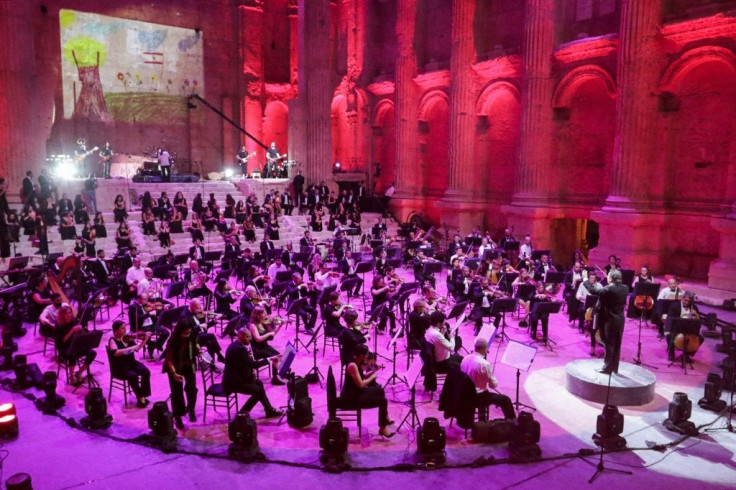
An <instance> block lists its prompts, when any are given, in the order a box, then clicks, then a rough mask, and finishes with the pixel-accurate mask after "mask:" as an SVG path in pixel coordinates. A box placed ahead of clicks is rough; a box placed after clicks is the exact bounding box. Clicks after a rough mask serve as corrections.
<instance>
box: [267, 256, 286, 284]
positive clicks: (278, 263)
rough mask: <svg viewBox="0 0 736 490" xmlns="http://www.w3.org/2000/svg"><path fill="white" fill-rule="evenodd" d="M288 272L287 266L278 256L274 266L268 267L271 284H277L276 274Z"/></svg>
mask: <svg viewBox="0 0 736 490" xmlns="http://www.w3.org/2000/svg"><path fill="white" fill-rule="evenodd" d="M285 270H288V269H287V268H286V266H285V265H284V264H283V263H282V262H281V257H280V256H276V257H275V260H274V261H273V264H271V265H269V266H268V277H270V278H271V284H275V283H276V274H278V273H279V272H282V271H285Z"/></svg>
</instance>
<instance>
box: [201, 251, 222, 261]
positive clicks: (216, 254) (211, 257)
mask: <svg viewBox="0 0 736 490" xmlns="http://www.w3.org/2000/svg"><path fill="white" fill-rule="evenodd" d="M220 257H222V250H213V251H211V252H205V253H204V258H203V260H204V261H205V262H217V261H218V260H220Z"/></svg>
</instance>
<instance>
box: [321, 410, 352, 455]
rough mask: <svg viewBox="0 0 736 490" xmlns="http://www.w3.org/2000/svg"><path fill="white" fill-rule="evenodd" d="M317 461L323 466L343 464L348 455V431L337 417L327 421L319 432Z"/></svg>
mask: <svg viewBox="0 0 736 490" xmlns="http://www.w3.org/2000/svg"><path fill="white" fill-rule="evenodd" d="M319 447H320V449H322V451H320V453H319V460H320V462H321V463H322V464H323V465H342V464H345V457H346V456H347V453H348V430H347V429H346V428H345V427H343V426H342V420H340V418H339V417H332V418H329V419H327V423H326V424H325V425H323V426H322V427H321V428H320V430H319Z"/></svg>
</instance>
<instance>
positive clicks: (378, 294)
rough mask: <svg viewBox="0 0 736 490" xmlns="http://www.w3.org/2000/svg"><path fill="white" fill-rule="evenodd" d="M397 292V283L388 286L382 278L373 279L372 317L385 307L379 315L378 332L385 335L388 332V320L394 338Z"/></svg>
mask: <svg viewBox="0 0 736 490" xmlns="http://www.w3.org/2000/svg"><path fill="white" fill-rule="evenodd" d="M391 270H393V269H391ZM396 291H397V288H396V285H395V283H393V282H392V283H391V284H386V280H385V279H384V278H383V277H381V276H375V277H374V278H373V287H372V288H371V296H373V302H372V303H371V309H370V311H371V315H373V314H374V312H375V311H377V310H378V309H379V308H381V306H382V305H383V308H382V311H381V314H380V315H379V319H380V321H381V322H380V323H379V326H378V331H379V332H381V333H383V331H384V330H386V321H387V320H388V321H389V322H390V330H389V332H390V334H391V335H392V336H393V335H394V333H395V331H396V314H395V313H394V311H393V307H394V295H395V294H396Z"/></svg>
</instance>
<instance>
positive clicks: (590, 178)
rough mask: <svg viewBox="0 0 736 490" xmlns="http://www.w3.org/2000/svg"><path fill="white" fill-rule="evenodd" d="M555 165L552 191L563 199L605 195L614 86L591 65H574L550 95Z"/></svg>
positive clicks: (598, 199) (596, 200)
mask: <svg viewBox="0 0 736 490" xmlns="http://www.w3.org/2000/svg"><path fill="white" fill-rule="evenodd" d="M552 110H553V111H554V115H555V120H556V124H555V137H554V147H553V160H552V161H553V162H554V166H553V167H554V168H553V169H550V172H549V174H548V177H547V178H548V179H549V189H550V194H551V195H553V196H557V198H558V199H559V200H560V201H562V202H563V203H575V204H588V205H591V206H597V205H599V204H601V203H602V202H603V201H604V200H605V198H606V196H607V195H608V191H609V185H610V174H611V161H612V156H613V144H614V139H615V120H616V85H615V82H614V81H613V78H612V77H611V76H610V74H609V73H608V72H607V71H605V70H603V69H602V68H600V67H598V66H594V65H589V66H583V67H579V68H576V69H575V70H572V71H571V72H570V73H568V74H567V75H566V76H565V77H563V79H562V80H561V81H560V83H559V84H558V86H557V88H556V90H555V93H554V96H553V99H552Z"/></svg>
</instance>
